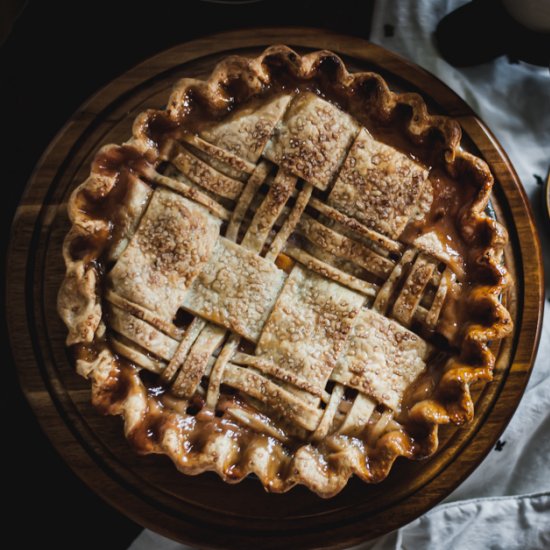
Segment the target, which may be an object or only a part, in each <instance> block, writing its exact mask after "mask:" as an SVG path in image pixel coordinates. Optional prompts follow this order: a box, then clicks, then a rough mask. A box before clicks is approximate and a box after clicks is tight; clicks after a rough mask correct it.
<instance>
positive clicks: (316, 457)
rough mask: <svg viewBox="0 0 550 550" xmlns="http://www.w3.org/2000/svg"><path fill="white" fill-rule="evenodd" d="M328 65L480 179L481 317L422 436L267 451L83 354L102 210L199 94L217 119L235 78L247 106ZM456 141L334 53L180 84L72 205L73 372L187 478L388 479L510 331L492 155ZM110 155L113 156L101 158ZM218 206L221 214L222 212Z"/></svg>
mask: <svg viewBox="0 0 550 550" xmlns="http://www.w3.org/2000/svg"><path fill="white" fill-rule="evenodd" d="M327 66H329V67H330V69H331V71H332V73H331V75H332V76H331V78H332V80H333V81H335V82H337V83H338V86H339V89H340V90H341V91H342V93H344V94H348V95H349V96H350V97H354V98H355V100H356V101H357V102H358V103H360V104H361V106H362V108H363V109H364V110H365V112H371V113H376V116H377V117H379V118H380V119H388V120H389V119H391V117H392V115H393V114H394V113H395V112H396V111H397V110H398V109H400V108H402V107H403V106H407V108H408V109H410V110H411V117H410V119H409V120H408V122H407V125H406V127H405V129H404V132H405V134H406V137H407V138H408V139H409V140H411V141H412V142H413V143H415V142H416V143H420V142H422V141H423V140H425V139H427V136H429V135H433V133H436V134H437V135H438V136H439V140H440V142H441V143H442V145H443V147H442V150H441V155H442V156H443V157H444V160H445V163H446V169H447V171H448V172H449V173H450V174H461V175H464V176H467V177H468V178H469V180H471V181H472V182H473V183H474V184H475V185H476V186H477V188H478V193H477V196H476V197H475V200H473V201H472V202H471V204H470V206H469V207H468V208H467V209H465V210H464V211H463V212H462V214H461V219H460V221H461V224H460V232H461V237H462V238H463V239H464V241H466V243H468V245H469V246H470V248H471V249H472V250H475V251H476V254H475V258H474V261H473V265H474V266H475V270H476V280H477V281H479V283H478V284H476V285H473V286H472V287H471V290H470V291H469V293H468V296H467V306H468V308H469V311H470V312H471V314H472V315H473V318H474V319H477V320H476V321H472V322H470V323H469V324H468V325H467V327H466V328H465V330H464V332H463V334H462V335H461V346H460V347H461V353H460V355H459V356H458V357H456V358H454V359H452V360H450V361H449V362H448V364H447V366H446V369H445V372H444V374H443V375H442V377H441V379H440V381H439V383H438V385H437V388H436V391H435V393H434V397H433V398H431V399H428V400H424V401H421V402H419V403H416V404H415V405H414V406H413V407H412V409H411V410H410V412H409V419H410V420H411V421H413V422H415V423H417V424H418V425H421V426H423V430H421V431H422V433H423V434H424V435H423V437H419V438H417V439H415V440H414V441H413V439H412V438H411V436H410V435H407V434H406V433H404V432H403V431H397V430H394V431H391V430H390V431H388V432H386V433H384V434H383V435H382V436H381V437H380V438H379V439H378V440H377V441H376V442H375V443H374V444H373V445H372V446H370V447H369V448H368V450H367V448H366V444H362V445H358V444H357V440H354V441H355V443H353V442H352V441H350V439H349V438H347V437H346V436H344V435H338V434H336V435H334V434H333V435H331V436H329V437H327V438H326V439H325V440H324V441H323V443H322V445H319V446H315V445H312V444H309V445H306V444H304V445H303V446H302V447H300V448H298V450H297V451H296V452H294V453H293V454H291V453H288V452H287V451H286V450H285V448H284V444H283V442H279V441H271V442H270V445H269V451H268V450H267V447H266V437H267V436H266V435H265V434H264V433H259V432H254V431H249V430H246V429H244V428H242V427H241V426H240V425H238V424H232V423H231V422H229V421H227V420H221V419H218V418H216V417H214V416H212V417H200V416H197V417H195V416H192V415H188V414H186V413H185V410H182V411H180V412H168V410H169V409H164V410H160V409H159V406H158V404H157V400H156V399H155V398H154V397H153V396H151V395H150V394H148V392H147V390H146V388H145V386H144V384H143V383H142V381H141V379H140V377H139V375H138V371H137V369H135V368H133V367H130V366H128V365H127V364H125V363H124V362H123V361H121V360H119V359H118V357H117V356H116V355H115V353H114V350H111V349H110V348H109V347H108V346H107V345H106V344H105V343H101V344H99V345H98V347H97V349H96V351H95V352H93V353H85V350H86V349H87V346H88V345H89V344H91V343H93V342H94V341H96V340H101V336H102V334H103V332H104V326H103V323H102V304H101V301H100V298H99V279H100V277H101V276H100V272H99V269H98V267H97V261H98V259H99V257H100V256H101V255H102V253H103V252H104V250H105V247H106V246H107V242H108V240H109V238H110V220H109V219H108V216H106V215H104V214H101V212H102V210H101V208H100V207H101V205H104V204H107V203H108V202H109V200H110V194H111V192H112V190H113V188H114V187H115V185H116V183H117V182H118V181H120V178H124V177H127V171H126V169H125V165H126V163H127V161H128V159H131V160H132V162H134V164H135V165H134V168H135V169H136V170H137V171H138V172H139V173H142V174H144V175H145V176H146V175H147V174H148V173H149V174H150V173H151V170H153V169H154V167H155V166H156V165H157V164H158V163H159V161H160V159H161V151H159V150H158V148H157V144H156V142H155V140H154V139H151V136H152V134H154V132H155V131H158V129H157V128H158V127H161V126H162V125H165V126H167V127H170V124H173V125H177V124H182V122H183V121H185V119H186V117H187V116H188V115H189V113H190V111H191V109H190V103H192V102H193V101H197V100H198V99H200V102H201V103H202V104H203V105H206V106H207V107H208V109H210V110H211V111H212V112H213V113H214V114H221V113H223V112H225V111H226V109H227V105H228V102H229V101H230V100H231V99H232V92H231V90H232V89H236V88H235V86H234V85H235V83H238V84H239V86H238V89H239V94H240V101H242V102H244V101H246V100H248V99H249V98H251V97H253V96H257V95H259V94H261V93H262V91H264V90H265V89H266V88H268V87H269V86H270V85H271V84H272V83H273V82H274V81H275V80H276V78H277V76H276V75H277V74H279V73H280V72H281V69H282V68H284V70H285V71H286V72H287V73H289V74H292V75H293V77H294V78H296V79H299V80H300V81H308V80H311V79H312V78H314V77H315V76H316V75H320V74H321V73H323V71H325V70H326V68H327ZM460 140H461V131H460V127H459V126H458V124H457V123H456V122H454V121H453V120H451V119H449V118H447V117H442V116H433V115H430V114H429V113H428V112H427V109H426V105H425V103H424V101H423V100H422V98H421V97H420V96H418V95H417V94H410V93H405V94H396V93H394V92H392V91H390V90H389V88H388V86H387V84H386V83H385V82H384V80H383V79H382V78H381V77H380V76H379V75H377V74H374V73H355V74H350V73H349V72H348V71H347V70H346V68H345V67H344V64H343V62H342V61H341V60H340V59H339V58H338V57H337V56H336V55H335V54H333V53H332V52H328V51H318V52H313V53H310V54H307V55H304V56H300V55H298V54H297V53H295V52H293V51H292V50H291V49H289V48H287V47H286V46H273V47H271V48H268V49H267V50H266V51H264V52H263V53H262V54H261V55H260V56H258V57H257V58H253V59H249V58H245V57H237V56H235V57H230V58H227V59H226V60H224V61H222V62H221V63H220V64H219V65H218V66H217V67H216V68H215V70H214V71H213V73H212V75H211V77H210V78H209V79H208V80H207V81H199V80H194V79H183V80H181V81H180V82H178V83H177V84H176V86H175V88H174V90H173V93H172V95H171V97H170V100H169V103H168V107H167V110H166V111H153V110H149V111H146V112H144V113H142V114H140V115H139V116H138V117H137V118H136V120H135V123H134V126H133V136H132V138H131V139H130V140H129V141H128V142H127V143H126V144H124V145H122V146H117V145H108V146H105V147H104V148H103V149H102V150H101V151H100V152H99V154H98V156H97V157H96V161H95V162H94V164H93V166H92V170H91V174H90V177H89V178H88V179H87V180H86V181H85V182H84V183H83V184H81V185H80V186H79V187H78V188H77V189H76V190H75V191H74V193H73V194H72V196H71V199H70V201H69V207H68V210H69V216H70V219H71V222H72V224H73V227H72V229H71V231H70V232H69V234H68V235H67V237H66V239H65V244H64V249H63V250H64V259H65V264H66V277H65V281H64V283H63V286H62V287H61V289H60V293H59V299H58V309H59V312H60V314H61V316H62V317H63V319H64V321H65V323H66V325H67V326H68V329H69V335H68V337H67V344H68V345H77V346H76V350H77V355H78V356H79V358H78V361H77V370H78V372H79V373H80V374H82V375H84V376H86V377H88V378H89V379H90V380H91V383H92V391H93V402H94V404H95V405H96V406H98V407H101V408H102V409H103V410H104V411H105V412H108V413H110V414H117V415H122V416H123V418H124V422H125V424H124V425H125V434H126V436H127V437H128V438H129V439H131V440H132V441H133V443H134V445H135V446H136V447H137V448H138V449H139V450H140V451H141V452H145V453H163V454H167V455H169V456H170V457H171V458H172V460H173V461H174V463H175V464H176V466H177V467H178V468H179V469H180V470H181V471H183V472H185V473H188V474H196V473H199V472H202V471H205V470H214V471H216V472H217V473H218V474H219V475H220V476H221V477H222V478H223V479H225V480H226V481H231V482H235V481H239V480H241V479H243V478H244V477H245V476H247V475H248V474H249V473H252V472H253V473H255V474H256V475H257V476H258V478H259V479H260V480H261V482H262V483H263V484H264V486H265V487H266V489H268V490H270V491H275V492H282V491H286V490H288V489H290V488H291V487H292V486H294V485H295V484H297V483H300V484H304V485H306V486H307V487H309V488H310V489H311V490H312V491H315V492H317V493H318V494H319V495H321V496H323V497H330V496H332V495H334V494H336V493H337V492H339V491H340V490H341V489H342V488H343V487H344V486H345V485H346V483H347V480H348V479H349V477H350V476H351V475H352V474H356V475H358V476H359V477H360V478H362V479H364V480H365V481H368V482H378V481H381V480H382V479H384V478H385V477H386V475H387V474H388V472H389V470H390V468H391V466H392V464H393V462H394V461H395V459H396V458H397V457H398V456H404V457H407V458H410V459H413V458H422V457H426V456H429V455H430V454H432V453H433V452H435V450H436V449H437V445H438V440H437V431H438V428H437V427H438V425H439V424H445V423H449V422H454V423H463V422H465V421H468V420H470V419H471V418H472V415H473V403H472V400H471V397H470V390H469V386H470V384H471V383H473V382H475V381H477V380H490V379H491V376H492V374H491V369H492V366H493V363H494V357H493V355H492V353H491V351H490V349H489V345H488V343H489V341H492V340H496V339H499V338H503V337H504V336H506V335H507V334H509V333H510V331H511V328H512V321H511V319H510V315H509V313H508V311H507V310H506V308H505V307H504V305H502V303H501V302H500V296H501V295H502V293H503V291H504V290H505V289H506V287H507V285H508V284H509V275H508V273H507V271H506V269H505V267H504V266H503V265H502V261H501V260H502V251H503V247H504V245H505V243H506V240H507V236H506V233H505V230H504V229H503V228H502V226H500V225H499V224H498V223H497V222H496V221H495V220H493V219H491V218H489V217H488V216H487V215H486V214H485V208H486V206H487V203H488V201H489V196H490V193H491V188H492V185H493V178H492V175H491V172H490V170H489V168H488V166H487V165H486V163H485V162H483V161H482V160H481V159H479V158H477V157H475V156H473V155H471V154H469V153H467V152H465V151H463V150H462V149H461V148H460ZM106 158H108V159H109V163H105V162H104V161H105V159H106ZM186 158H187V157H186ZM136 159H138V160H137V161H136ZM192 160H193V163H194V164H193V166H190V174H191V177H192V176H193V174H194V173H195V172H193V171H192V170H191V168H193V167H194V168H193V169H196V168H197V167H200V168H201V169H202V170H206V171H207V172H208V174H211V170H209V169H208V168H205V167H204V165H203V163H202V161H200V160H199V161H197V160H194V159H192ZM244 160H246V161H248V160H249V159H244ZM243 166H244V165H243ZM245 168H246V166H245ZM217 177H218V176H217ZM240 188H241V184H240V182H238V181H237V180H233V179H232V178H229V177H227V178H221V179H220V178H219V177H218V179H217V180H215V181H213V182H212V190H214V192H219V194H222V195H224V196H227V197H230V198H232V197H233V196H234V195H235V194H236V192H237V190H238V189H240ZM189 189H190V190H188V191H189V192H197V191H196V189H194V188H193V189H191V188H189ZM201 196H203V197H205V196H204V195H201ZM207 198H208V197H206V198H205V200H206V199H207ZM216 204H217V203H216ZM97 206H99V208H96V207H97ZM215 208H218V207H217V206H216V207H215ZM219 208H220V209H221V210H220V211H221V212H222V213H223V212H224V210H223V208H222V207H221V206H220V207H219ZM381 238H382V237H381ZM129 334H131V333H130V332H129ZM163 341H164V339H163ZM122 345H123V343H122ZM98 350H99V351H98ZM163 350H164V348H163ZM200 368H201V369H202V371H203V370H204V369H206V368H207V366H206V365H205V364H201V366H200ZM225 368H226V369H228V373H227V380H229V381H232V382H234V383H235V384H237V383H242V384H244V383H251V381H250V380H241V382H239V376H238V374H236V373H239V372H240V371H239V370H238V369H239V367H237V366H234V365H233V366H231V365H229V366H226V367H225ZM241 370H244V369H241ZM202 371H198V372H202ZM255 372H257V371H250V373H249V374H248V376H249V377H250V376H256V378H258V379H261V378H263V377H262V376H261V375H260V374H259V373H258V374H254V373H255ZM264 380H267V379H264ZM267 382H269V381H268V380H267ZM267 382H266V392H267V391H269V392H271V393H270V399H271V398H273V399H276V397H277V396H275V395H274V393H276V392H280V391H285V390H281V389H280V387H279V386H277V387H276V388H272V387H271V386H270V385H269V384H267ZM195 383H196V380H194V381H193V384H195ZM329 407H330V405H329V406H327V409H328V408H329ZM365 408H366V409H369V407H368V406H366V407H365ZM369 410H370V409H369ZM336 412H337V411H332V413H333V414H336ZM235 414H238V413H235ZM358 414H360V413H358ZM369 414H370V413H369ZM243 415H245V416H246V414H245V413H243ZM183 417H185V421H184V422H183V421H182V418H183ZM388 418H389V417H387V416H386V417H384V416H382V417H381V418H380V422H381V423H383V422H387V419H388ZM152 425H154V426H155V437H154V438H153V439H150V438H149V439H143V438H140V437H138V435H139V433H141V431H142V430H143V427H144V426H152ZM215 425H217V426H220V425H222V427H223V429H218V430H216V429H212V427H213V426H215ZM199 433H200V434H201V441H202V445H201V446H199V448H198V449H197V448H193V447H192V446H191V445H188V442H189V441H190V440H193V441H196V440H197V437H198V435H197V434H199ZM240 449H243V450H242V451H241V450H240Z"/></svg>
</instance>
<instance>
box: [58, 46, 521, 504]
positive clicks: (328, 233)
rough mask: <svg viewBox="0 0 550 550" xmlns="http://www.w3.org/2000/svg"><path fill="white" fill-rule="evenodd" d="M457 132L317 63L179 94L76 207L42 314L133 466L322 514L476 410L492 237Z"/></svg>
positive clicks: (410, 101) (103, 159)
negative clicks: (120, 431)
mask: <svg viewBox="0 0 550 550" xmlns="http://www.w3.org/2000/svg"><path fill="white" fill-rule="evenodd" d="M460 139H461V133H460V128H459V126H458V124H457V123H456V122H454V121H453V120H451V119H449V118H446V117H441V116H432V115H430V114H428V113H427V110H426V107H425V105H424V103H423V101H422V99H421V98H420V97H419V96H417V95H415V94H396V93H393V92H391V91H390V90H389V89H388V87H387V85H386V84H385V82H384V81H383V80H382V78H381V77H380V76H378V75H376V74H373V73H355V74H350V73H348V72H347V71H346V69H345V67H344V65H343V63H342V61H341V60H340V59H339V58H338V57H337V56H335V55H334V54H333V53H331V52H327V51H320V52H314V53H310V54H308V55H304V56H299V55H298V54H297V53H295V52H293V51H292V50H290V49H288V48H286V47H284V46H275V47H272V48H269V49H267V50H266V51H265V52H264V53H263V54H262V55H260V56H259V57H257V58H254V59H249V58H245V57H231V58H227V59H226V60H224V61H222V62H221V63H220V64H219V65H218V66H217V67H216V69H215V70H214V72H213V74H212V76H211V77H210V79H209V80H208V81H206V82H203V81H198V80H193V79H184V80H182V81H180V82H178V83H177V84H176V86H175V88H174V91H173V93H172V95H171V97H170V101H169V104H168V107H167V108H166V110H161V111H146V112H144V113H142V114H141V115H139V116H138V118H137V119H136V121H135V123H134V128H133V137H132V138H131V139H130V140H129V141H128V142H126V143H125V144H123V145H107V146H105V147H103V148H102V149H101V150H100V151H99V153H98V154H97V156H96V158H95V160H94V163H93V165H92V170H91V175H90V177H89V178H88V179H87V180H86V181H85V182H84V183H82V184H81V185H80V186H79V187H78V188H77V189H76V190H75V191H74V193H73V195H72V197H71V199H70V203H69V215H70V219H71V221H72V223H73V225H72V228H71V230H70V232H69V233H68V235H67V238H66V240H65V245H64V258H65V262H66V266H67V272H66V277H65V280H64V282H63V285H62V288H61V290H60V293H59V312H60V314H61V316H62V317H63V319H64V321H65V323H66V325H67V327H68V329H69V335H68V338H67V344H68V345H69V346H71V347H72V348H73V349H74V352H75V357H76V368H77V371H78V372H79V373H80V374H81V375H83V376H85V377H87V378H88V379H90V381H91V383H92V392H93V401H94V403H95V404H96V405H97V406H98V407H99V408H100V409H101V410H103V411H104V412H106V413H109V414H118V415H122V416H123V418H124V427H125V433H126V436H127V437H128V438H129V439H130V440H131V442H132V443H133V444H134V445H135V446H136V447H137V449H138V450H139V451H141V452H145V453H165V454H167V455H169V456H170V457H171V458H172V459H173V461H174V462H175V464H176V465H177V467H178V468H179V469H180V470H181V471H182V472H184V473H188V474H196V473H199V472H202V471H204V470H215V471H216V472H218V473H219V475H220V476H221V477H222V478H224V479H225V480H226V481H238V480H240V479H242V478H243V477H245V476H246V475H248V474H249V473H254V474H256V476H257V477H258V478H259V479H260V480H261V482H262V483H263V485H264V486H265V488H266V489H267V490H270V491H277V492H280V491H286V490H288V489H289V488H291V487H292V486H293V485H295V484H296V483H302V484H305V485H307V486H308V487H309V488H310V489H311V490H313V491H315V492H317V493H318V494H319V495H321V496H323V497H328V496H331V495H334V494H335V493H337V492H338V491H340V490H341V489H342V488H343V487H344V486H345V484H346V482H347V480H348V478H349V477H350V476H351V475H352V474H354V473H355V474H357V475H358V476H360V477H361V478H362V479H364V480H365V481H368V482H378V481H381V480H382V479H384V478H385V477H386V475H387V474H388V472H389V470H390V468H391V466H392V464H393V462H394V460H395V459H396V458H397V457H398V456H404V457H407V458H410V459H419V458H423V457H427V456H429V455H430V454H432V453H433V452H435V450H436V449H437V427H438V424H443V423H448V422H455V423H461V422H464V421H466V420H469V419H470V418H471V417H472V415H473V406H472V400H471V398H470V393H469V385H470V384H471V383H472V382H474V381H476V380H489V379H490V378H491V367H492V364H493V356H492V354H491V352H490V350H489V348H488V341H489V340H495V339H499V338H502V337H504V336H505V335H506V334H508V333H509V332H510V330H511V326H512V323H511V320H510V316H509V314H508V312H507V311H506V309H505V307H504V306H503V305H502V304H501V303H500V302H499V296H500V295H501V294H502V292H503V290H504V289H505V288H506V285H507V284H508V280H509V276H508V274H507V272H506V270H505V269H504V268H503V266H502V264H501V257H502V249H503V246H504V244H505V243H506V235H505V232H504V230H503V229H502V227H501V226H500V225H499V224H498V223H497V222H495V221H494V220H492V219H490V218H488V217H487V216H486V215H485V214H484V209H485V207H486V205H487V202H488V200H489V194H490V191H491V186H492V183H493V179H492V176H491V173H490V171H489V169H488V167H487V166H486V164H485V163H484V162H483V161H481V160H480V159H478V158H476V157H474V156H472V155H470V154H469V153H466V152H465V151H463V150H462V149H461V148H460Z"/></svg>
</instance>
